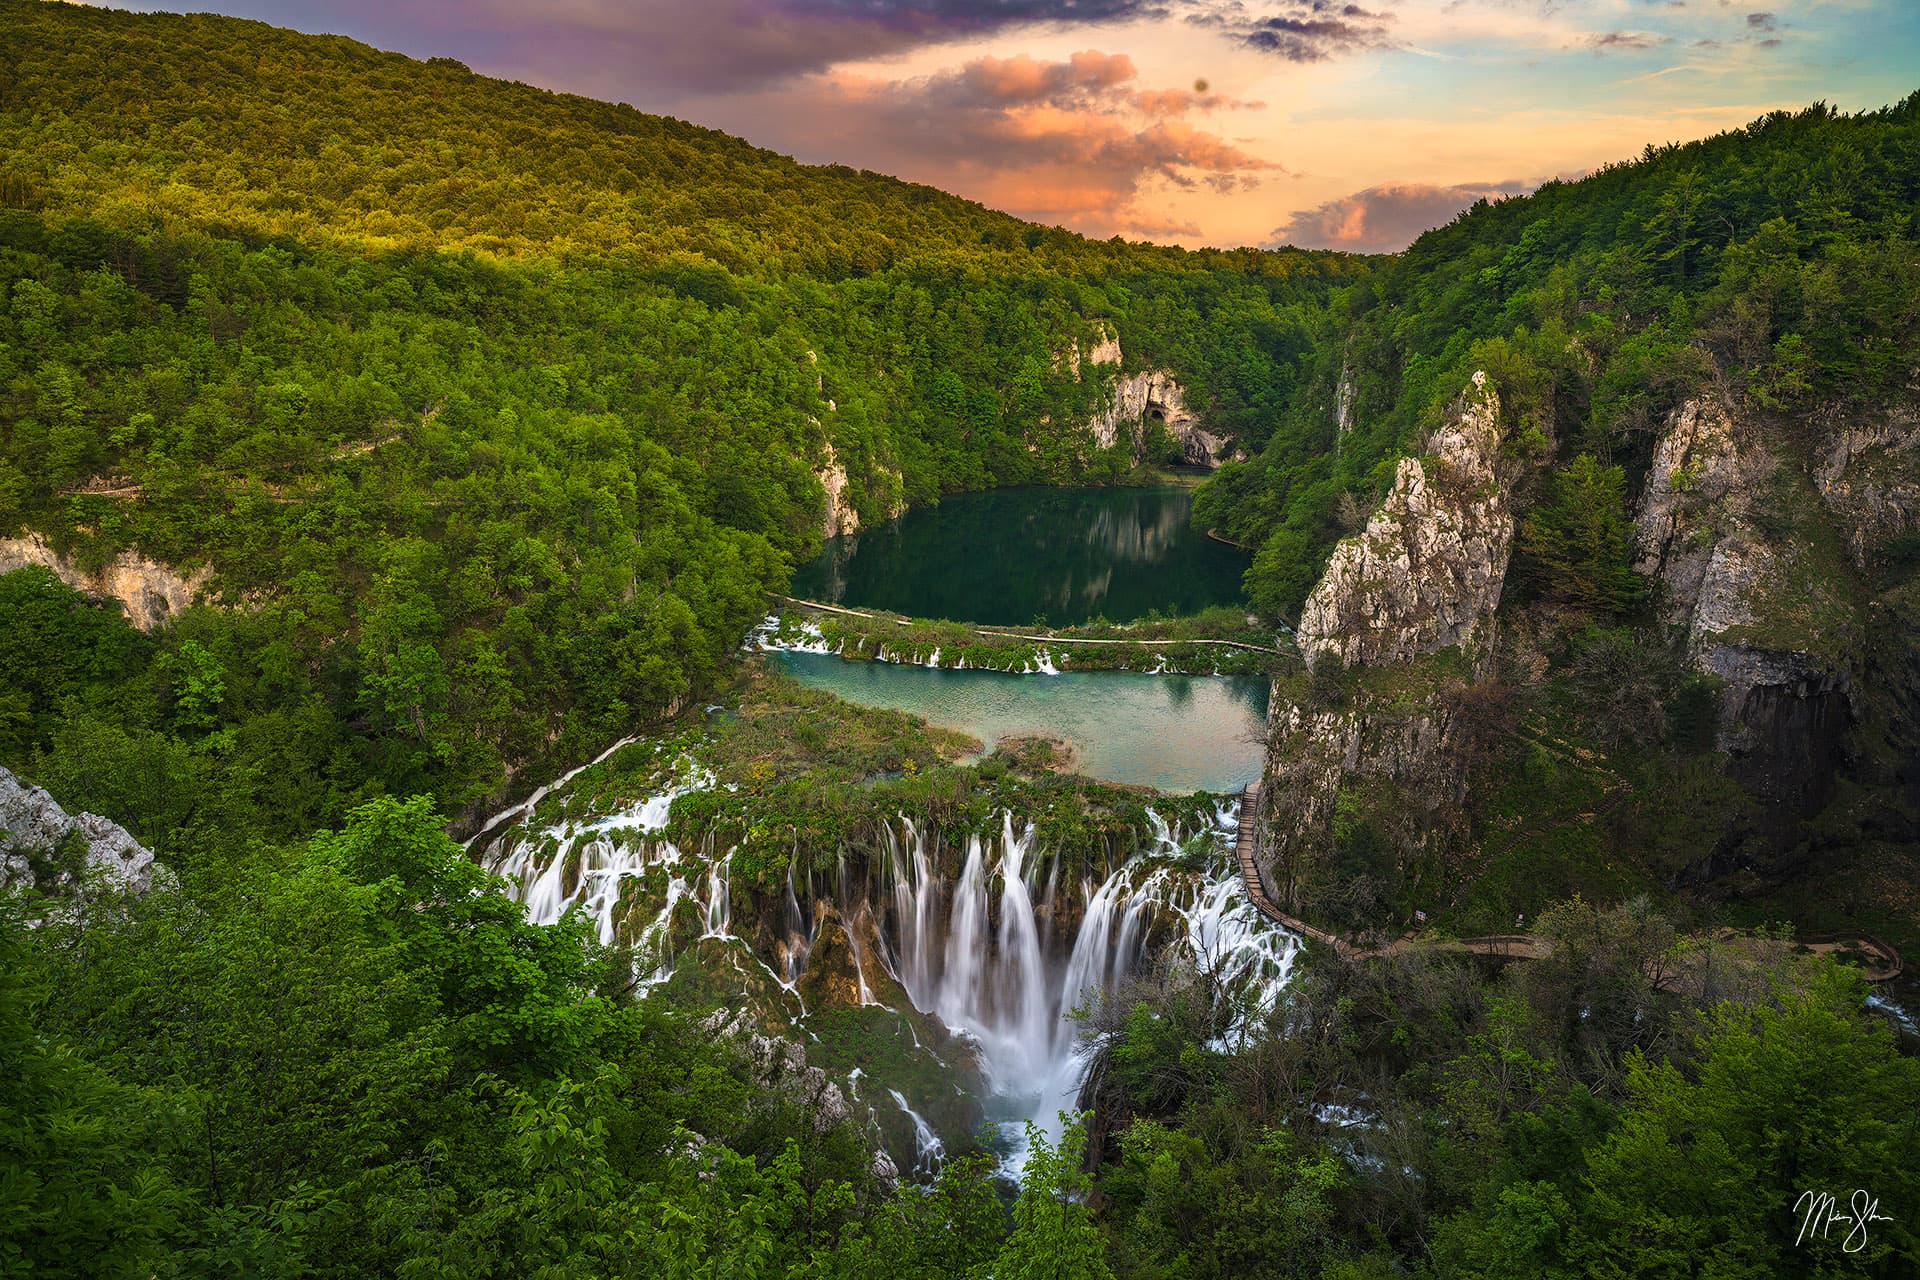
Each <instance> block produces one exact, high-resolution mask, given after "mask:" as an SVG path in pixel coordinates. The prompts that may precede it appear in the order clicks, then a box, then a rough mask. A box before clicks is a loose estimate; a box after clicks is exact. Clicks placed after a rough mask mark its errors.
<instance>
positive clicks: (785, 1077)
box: [700, 1009, 853, 1133]
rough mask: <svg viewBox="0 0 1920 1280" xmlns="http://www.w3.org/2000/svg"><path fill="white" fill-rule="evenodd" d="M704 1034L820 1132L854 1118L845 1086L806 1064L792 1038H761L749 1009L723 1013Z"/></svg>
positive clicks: (702, 1027)
mask: <svg viewBox="0 0 1920 1280" xmlns="http://www.w3.org/2000/svg"><path fill="white" fill-rule="evenodd" d="M700 1030H701V1032H702V1033H703V1034H705V1035H706V1036H708V1037H709V1038H710V1039H712V1040H713V1041H714V1042H715V1043H717V1044H720V1045H723V1046H725V1047H727V1048H729V1049H731V1050H732V1051H733V1052H734V1053H735V1054H736V1055H737V1056H738V1058H739V1059H740V1061H741V1063H742V1064H743V1065H744V1066H745V1068H746V1070H747V1074H748V1078H749V1079H750V1080H751V1082H752V1083H753V1085H754V1087H755V1088H756V1089H758V1090H759V1091H760V1092H761V1093H763V1094H773V1095H778V1096H779V1097H782V1098H784V1099H786V1100H787V1101H789V1102H792V1103H795V1104H797V1105H799V1106H801V1107H804V1108H805V1109H806V1110H807V1111H808V1112H809V1113H810V1114H811V1115H812V1116H813V1128H814V1131H815V1132H816V1133H828V1132H831V1131H832V1130H833V1129H836V1128H838V1127H839V1126H840V1125H843V1124H845V1123H846V1122H847V1120H848V1118H849V1117H850V1116H851V1115H852V1114H853V1113H852V1112H851V1111H850V1110H849V1109H848V1107H847V1099H846V1095H845V1094H843V1093H841V1092H840V1086H839V1085H837V1084H835V1083H833V1081H831V1080H829V1079H827V1073H826V1072H824V1071H822V1070H821V1069H820V1068H819V1067H810V1066H808V1065H807V1051H806V1050H805V1049H804V1048H802V1047H801V1046H800V1045H798V1044H796V1043H794V1042H793V1041H791V1040H784V1039H781V1038H779V1037H777V1036H765V1035H761V1034H760V1032H759V1031H758V1030H757V1029H756V1024H755V1021H754V1017H753V1014H752V1013H750V1012H748V1011H747V1010H745V1009H739V1010H734V1009H721V1010H718V1011H716V1012H715V1013H713V1014H711V1015H710V1016H708V1017H707V1019H706V1020H705V1021H703V1022H702V1023H701V1024H700Z"/></svg>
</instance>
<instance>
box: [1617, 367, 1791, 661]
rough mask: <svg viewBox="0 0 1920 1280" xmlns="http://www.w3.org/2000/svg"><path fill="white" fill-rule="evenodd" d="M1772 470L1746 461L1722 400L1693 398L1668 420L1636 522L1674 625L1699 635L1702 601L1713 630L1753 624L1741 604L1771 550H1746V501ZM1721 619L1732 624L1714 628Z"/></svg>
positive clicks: (1640, 565) (1762, 462)
mask: <svg viewBox="0 0 1920 1280" xmlns="http://www.w3.org/2000/svg"><path fill="white" fill-rule="evenodd" d="M1772 466H1773V462H1772V459H1770V458H1767V457H1765V456H1764V455H1762V454H1760V453H1759V452H1758V451H1757V450H1753V449H1749V450H1747V451H1746V453H1745V454H1744V455H1743V453H1742V451H1741V449H1740V447H1739V446H1738V444H1737V443H1736V442H1735V439H1734V427H1733V419H1732V415H1731V414H1730V413H1729V411H1728V409H1727V406H1726V404H1725V402H1724V401H1722V400H1721V399H1720V398H1719V397H1718V396H1703V397H1696V398H1695V399H1692V400H1688V401H1687V402H1686V403H1685V404H1683V405H1681V406H1680V407H1679V408H1678V409H1676V410H1674V412H1673V413H1672V415H1670V416H1669V417H1668V419H1667V422H1666V425H1665V427H1664V428H1663V429H1662V430H1661V433H1660V439H1659V440H1658V442H1656V443H1655V445H1654V450H1653V466H1652V468H1651V469H1650V470H1649V471H1648V472H1647V482H1646V487H1645V488H1644V489H1643V490H1642V491H1641V496H1640V509H1639V511H1638V512H1637V513H1636V516H1635V524H1636V525H1637V527H1638V534H1639V537H1638V541H1639V556H1638V559H1637V560H1636V561H1635V563H1634V568H1635V569H1636V570H1638V571H1639V572H1640V573H1642V574H1644V575H1646V576H1647V577H1649V578H1655V579H1659V580H1660V581H1662V582H1664V583H1665V584H1666V588H1667V591H1666V605H1665V611H1666V619H1667V621H1668V622H1671V623H1674V624H1676V625H1685V626H1687V627H1688V629H1689V631H1690V632H1695V631H1697V630H1698V627H1697V626H1696V625H1695V621H1694V614H1695V613H1696V611H1697V609H1698V607H1699V605H1700V604H1701V603H1702V601H1703V600H1706V601H1708V602H1709V603H1708V620H1707V621H1708V625H1709V626H1710V627H1711V629H1713V630H1722V631H1723V630H1725V629H1726V628H1727V627H1728V626H1733V625H1738V623H1740V622H1743V621H1747V620H1748V618H1747V616H1746V615H1745V613H1744V607H1743V606H1742V605H1741V604H1740V601H1741V600H1742V599H1743V598H1745V594H1744V592H1745V588H1746V587H1747V586H1748V585H1750V584H1751V582H1752V579H1753V575H1754V571H1755V568H1756V565H1757V562H1758V561H1759V560H1761V559H1763V558H1764V550H1763V549H1762V548H1758V547H1748V546H1746V545H1745V544H1746V543H1747V542H1748V541H1749V539H1748V538H1747V537H1746V536H1745V531H1746V528H1747V525H1746V513H1745V508H1744V502H1745V495H1746V493H1747V492H1748V491H1749V490H1750V489H1751V488H1752V486H1754V485H1755V484H1757V483H1759V482H1760V481H1762V480H1764V479H1765V477H1766V474H1767V472H1768V471H1770V470H1771V469H1772ZM1726 535H1733V536H1726ZM1721 615H1724V616H1725V620H1724V621H1721V622H1719V623H1718V625H1714V624H1713V622H1712V619H1714V618H1716V617H1720V616H1721Z"/></svg>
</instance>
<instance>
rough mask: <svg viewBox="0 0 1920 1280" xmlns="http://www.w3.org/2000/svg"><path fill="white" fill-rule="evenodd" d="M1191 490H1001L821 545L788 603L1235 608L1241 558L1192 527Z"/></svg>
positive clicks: (1007, 609) (1041, 610)
mask: <svg viewBox="0 0 1920 1280" xmlns="http://www.w3.org/2000/svg"><path fill="white" fill-rule="evenodd" d="M1192 507H1193V490H1191V489H1188V488H1181V487H1177V486H1171V485H1169V486H1164V487H1156V488H1151V489H1001V490H996V491H992V492H988V493H969V494H957V495H955V496H954V497H951V498H947V499H945V500H944V501H942V502H941V503H940V505H939V506H937V507H929V508H924V509H916V510H913V511H909V512H907V514H906V515H904V516H902V517H900V519H898V520H895V521H893V522H891V523H889V524H886V525H883V526H881V527H879V528H876V529H871V530H867V531H864V532H861V533H858V534H854V535H852V536H850V537H845V538H834V539H831V540H829V541H828V543H827V547H826V550H824V551H823V552H821V554H820V555H819V556H817V557H816V558H814V559H813V560H811V561H809V562H808V563H807V564H804V565H802V566H801V567H800V569H799V571H798V572H797V573H796V574H795V575H794V578H793V587H792V591H793V594H794V595H796V596H801V597H803V598H805V599H809V600H821V601H825V602H827V603H829V604H843V605H849V606H852V607H855V608H870V609H886V610H891V611H893V612H895V613H902V614H907V615H909V616H911V617H916V618H952V619H956V620H960V621H966V622H984V623H989V624H994V625H1005V624H1016V625H1024V624H1027V623H1031V622H1035V621H1040V620H1044V621H1045V622H1047V623H1050V624H1052V625H1054V626H1070V625H1072V624H1074V623H1079V622H1085V621H1086V620H1087V619H1089V618H1092V617H1095V616H1099V617H1104V618H1106V619H1107V620H1108V621H1110V622H1131V621H1133V620H1135V619H1136V618H1141V617H1144V616H1146V614H1147V613H1148V612H1150V611H1152V610H1155V609H1158V610H1159V611H1160V612H1162V613H1167V614H1176V613H1195V612H1198V611H1199V610H1201V609H1205V608H1208V607H1210V606H1213V605H1220V604H1232V603H1234V602H1236V601H1238V600H1239V599H1240V598H1241V596H1240V578H1241V575H1242V574H1244V573H1245V572H1246V569H1247V563H1248V560H1247V556H1246V555H1245V553H1243V552H1240V551H1236V550H1235V549H1234V548H1232V547H1229V546H1225V545H1223V544H1221V543H1218V542H1215V541H1213V540H1212V539H1211V538H1209V537H1207V536H1206V534H1205V533H1204V532H1203V531H1201V530H1199V529H1195V528H1192V527H1191V526H1190V525H1189V524H1188V523H1187V516H1188V513H1189V511H1191V509H1192Z"/></svg>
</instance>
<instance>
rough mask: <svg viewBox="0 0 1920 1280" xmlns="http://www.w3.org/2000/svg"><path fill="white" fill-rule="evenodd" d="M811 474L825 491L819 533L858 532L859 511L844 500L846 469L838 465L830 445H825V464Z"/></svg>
mask: <svg viewBox="0 0 1920 1280" xmlns="http://www.w3.org/2000/svg"><path fill="white" fill-rule="evenodd" d="M813 475H814V478H815V479H817V480H818V481H819V482H820V487H821V488H822V489H825V490H826V491H827V510H826V515H825V517H824V518H823V519H822V520H821V522H820V532H821V534H822V535H823V536H825V537H829V538H837V537H839V536H840V535H841V534H843V533H858V532H860V513H859V512H858V511H855V510H854V509H853V507H852V505H851V504H849V503H848V502H847V500H846V492H847V469H846V468H845V467H844V466H842V465H840V459H839V458H838V457H836V456H835V455H834V452H833V446H832V445H828V446H827V461H826V465H824V466H822V467H821V468H820V469H819V470H818V471H816V472H814V473H813Z"/></svg>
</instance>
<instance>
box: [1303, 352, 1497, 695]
mask: <svg viewBox="0 0 1920 1280" xmlns="http://www.w3.org/2000/svg"><path fill="white" fill-rule="evenodd" d="M1499 424H1500V402H1499V397H1498V396H1497V395H1496V394H1495V393H1494V392H1493V390H1492V389H1491V388H1489V387H1488V386H1487V384H1486V375H1485V374H1483V373H1476V374H1475V375H1474V378H1473V387H1472V389H1471V390H1470V391H1468V392H1467V394H1466V395H1464V396H1463V397H1462V398H1461V400H1460V402H1459V404H1458V405H1457V406H1456V407H1455V410H1454V412H1453V413H1452V414H1451V415H1450V417H1449V420H1448V421H1447V423H1446V424H1445V425H1443V426H1442V427H1440V428H1439V429H1438V430H1436V431H1435V432H1434V433H1433V435H1432V436H1431V437H1430V438H1429V439H1428V441H1427V455H1428V456H1427V457H1426V458H1425V459H1421V458H1402V459H1401V460H1400V464H1399V469H1398V470H1397V471H1396V472H1395V475H1394V482H1393V488H1392V489H1391V490H1390V491H1389V492H1388V494H1387V496H1386V499H1385V500H1384V501H1383V502H1381V504H1380V507H1379V509H1378V510H1376V511H1375V512H1374V513H1373V515H1372V517H1371V518H1370V519H1369V520H1368V521H1367V527H1366V529H1365V531H1364V532H1362V533H1360V534H1357V535H1356V536H1354V537H1351V538H1347V539H1345V540H1344V541H1342V542H1341V543H1340V544H1339V545H1338V546H1337V547H1335V548H1334V552H1333V556H1332V558H1331V559H1330V560H1329V561H1328V562H1327V569H1326V573H1325V575H1324V576H1323V577H1322V578H1321V579H1320V582H1319V585H1317V586H1316V587H1314V589H1313V591H1312V593H1311V594H1310V595H1308V597H1307V602H1306V605H1305V607H1304V608H1303V609H1302V610H1301V614H1300V625H1299V628H1298V632H1297V634H1298V638H1299V641H1300V651H1301V653H1302V654H1304V655H1305V656H1306V659H1307V662H1308V665H1310V666H1314V665H1318V664H1319V663H1321V662H1323V661H1324V660H1326V659H1327V658H1329V657H1331V658H1334V659H1337V660H1338V661H1339V662H1340V663H1342V664H1343V665H1346V666H1364V665H1370V664H1378V663H1383V662H1402V661H1405V660H1407V659H1409V658H1412V657H1415V656H1416V655H1419V654H1423V653H1433V652H1436V651H1437V650H1440V649H1445V648H1451V647H1456V646H1457V647H1460V648H1462V649H1464V650H1468V651H1474V650H1479V649H1484V647H1485V645H1486V643H1487V640H1488V637H1489V633H1490V631H1491V628H1492V626H1493V616H1494V611H1495V610H1496V609H1497V608H1498V607H1499V605H1500V590H1501V584H1502V583H1503V581H1504V580H1505V577H1506V572H1507V559H1508V556H1509V555H1510V553H1511V551H1512V549H1513V516H1512V515H1511V513H1510V512H1509V511H1508V509H1507V499H1506V495H1505V493H1504V492H1503V490H1502V488H1501V486H1500V484H1499V481H1498V477H1497V475H1496V466H1497V463H1498V459H1499V450H1500V425H1499Z"/></svg>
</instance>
